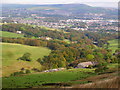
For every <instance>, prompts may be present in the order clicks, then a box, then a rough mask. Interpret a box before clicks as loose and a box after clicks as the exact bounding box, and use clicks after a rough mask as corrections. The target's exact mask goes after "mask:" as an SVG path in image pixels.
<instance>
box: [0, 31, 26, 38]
mask: <svg viewBox="0 0 120 90" xmlns="http://www.w3.org/2000/svg"><path fill="white" fill-rule="evenodd" d="M0 37H9V38H18V37H20V38H22V37H24V35H23V34H16V33H12V32H6V31H0Z"/></svg>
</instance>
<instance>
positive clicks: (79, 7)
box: [2, 4, 118, 15]
mask: <svg viewBox="0 0 120 90" xmlns="http://www.w3.org/2000/svg"><path fill="white" fill-rule="evenodd" d="M2 7H3V9H4V8H9V9H10V8H11V9H13V8H25V9H29V10H42V11H50V12H51V10H52V12H55V13H59V12H60V13H61V12H68V13H69V12H71V13H106V14H116V15H117V12H118V10H117V9H113V8H112V9H110V8H103V7H92V6H89V5H86V4H47V5H30V4H3V6H2Z"/></svg>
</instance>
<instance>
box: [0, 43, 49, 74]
mask: <svg viewBox="0 0 120 90" xmlns="http://www.w3.org/2000/svg"><path fill="white" fill-rule="evenodd" d="M0 45H2V65H3V76H6V75H7V76H8V75H10V74H11V73H13V72H16V71H19V70H20V69H21V68H22V67H23V68H28V69H31V68H34V67H36V68H40V67H41V65H40V64H39V63H38V62H37V61H36V60H37V59H38V58H43V57H44V56H47V55H49V53H50V52H51V50H50V49H48V48H45V47H35V46H27V45H21V44H13V43H1V44H0ZM24 53H30V54H31V59H32V61H31V62H28V61H22V60H17V59H18V58H19V57H21V56H23V54H24Z"/></svg>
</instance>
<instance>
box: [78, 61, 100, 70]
mask: <svg viewBox="0 0 120 90" xmlns="http://www.w3.org/2000/svg"><path fill="white" fill-rule="evenodd" d="M97 64H98V63H97V62H91V61H89V62H82V63H79V64H78V65H77V68H86V67H89V66H95V65H97Z"/></svg>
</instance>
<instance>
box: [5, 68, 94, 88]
mask: <svg viewBox="0 0 120 90" xmlns="http://www.w3.org/2000/svg"><path fill="white" fill-rule="evenodd" d="M93 75H96V74H95V73H94V69H82V68H81V69H70V70H64V71H59V72H47V73H43V72H41V73H37V74H29V75H24V76H16V77H4V78H3V88H16V87H17V88H30V87H43V85H49V84H51V83H62V84H63V83H66V84H68V85H71V84H75V83H82V82H75V81H74V80H80V79H84V78H87V77H89V76H93ZM83 83H85V82H83Z"/></svg>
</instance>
